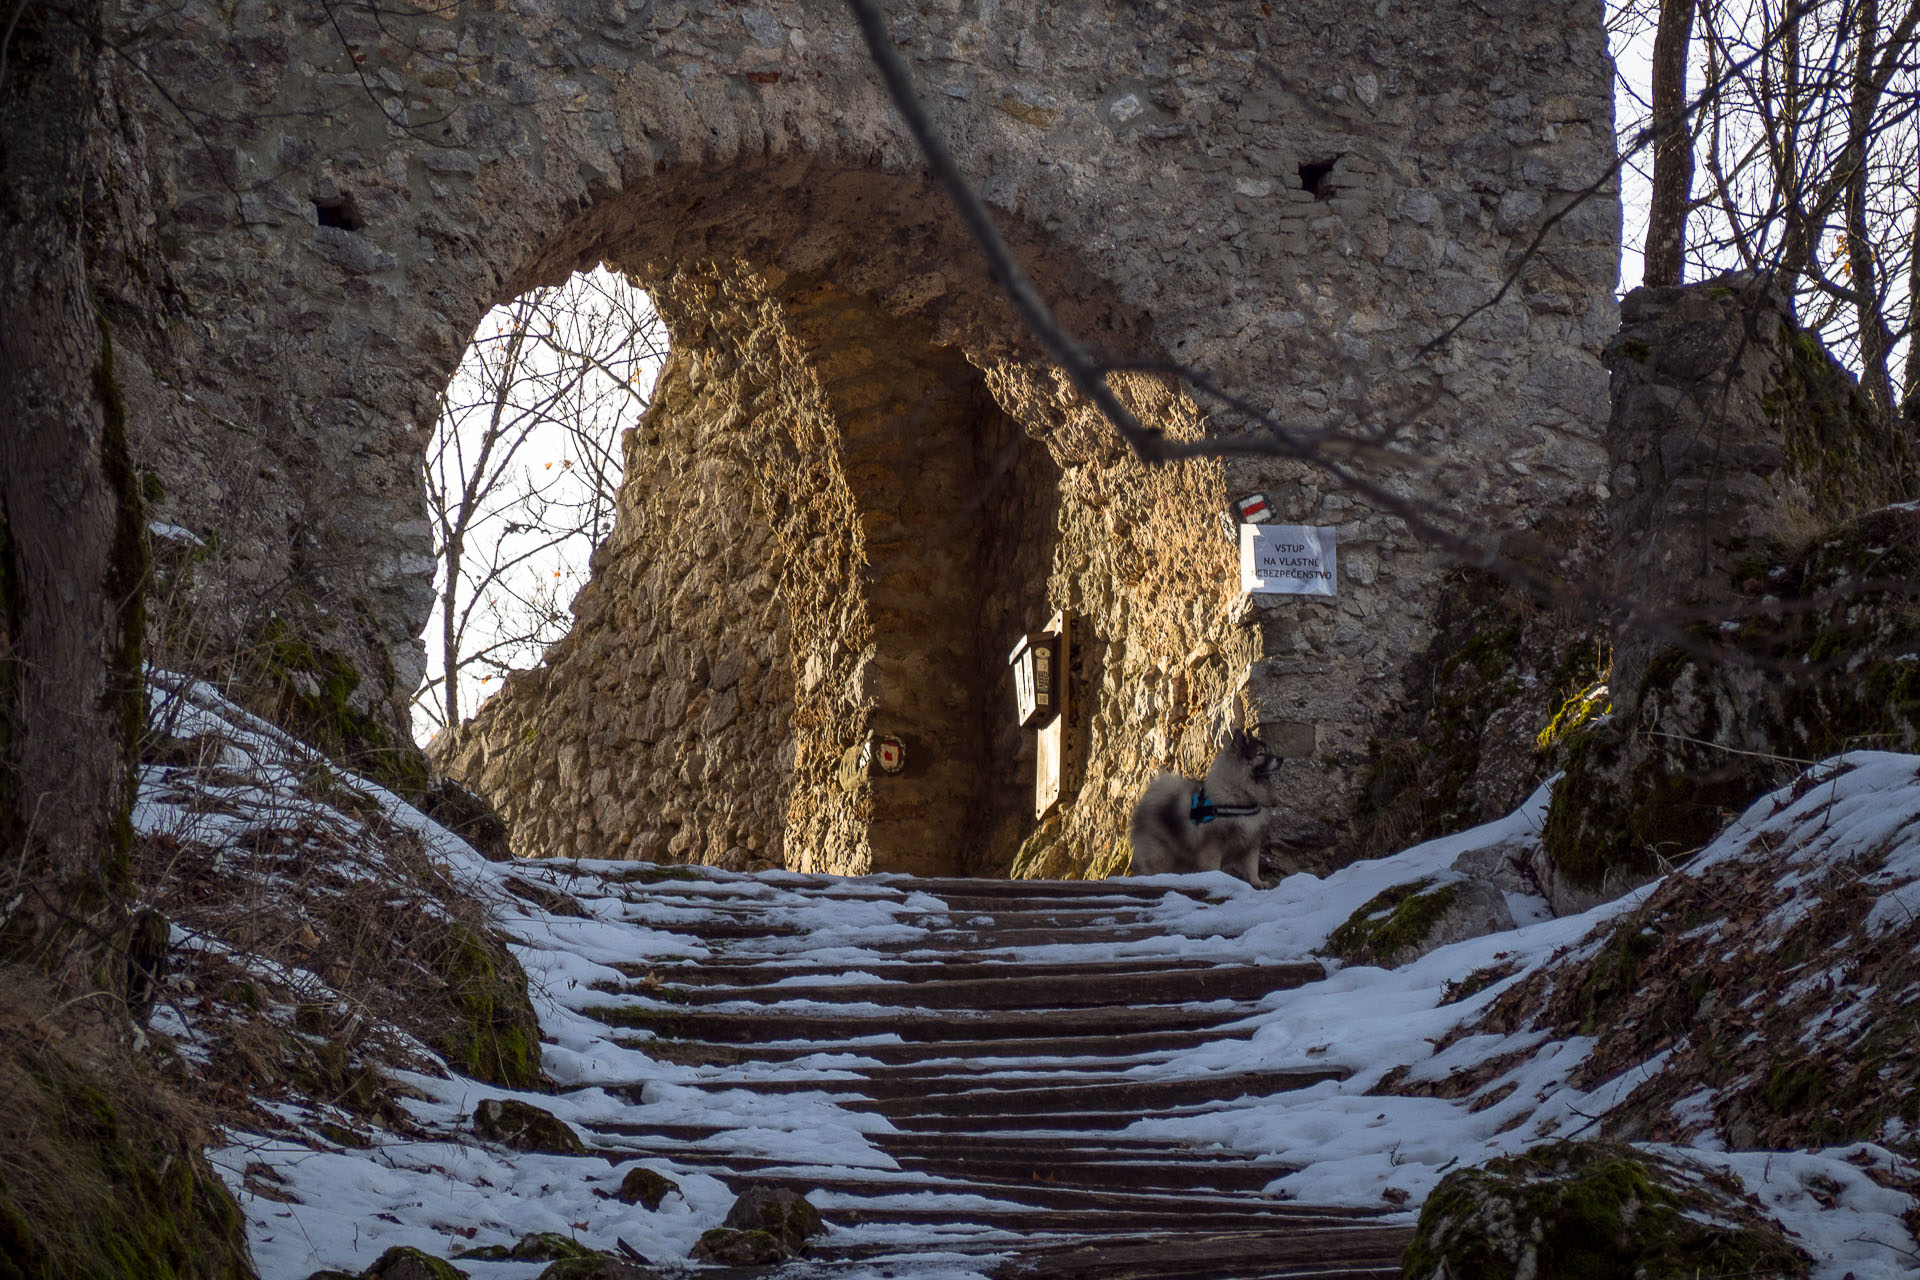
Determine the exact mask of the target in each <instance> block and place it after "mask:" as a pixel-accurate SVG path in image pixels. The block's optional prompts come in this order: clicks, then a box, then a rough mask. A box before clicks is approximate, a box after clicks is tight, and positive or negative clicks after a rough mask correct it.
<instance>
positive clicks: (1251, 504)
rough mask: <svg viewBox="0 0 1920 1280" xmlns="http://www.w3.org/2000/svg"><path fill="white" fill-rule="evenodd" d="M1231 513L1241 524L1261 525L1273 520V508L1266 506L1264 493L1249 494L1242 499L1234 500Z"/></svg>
mask: <svg viewBox="0 0 1920 1280" xmlns="http://www.w3.org/2000/svg"><path fill="white" fill-rule="evenodd" d="M1233 513H1234V515H1236V516H1238V517H1239V518H1240V523H1241V524H1263V523H1265V522H1266V521H1268V520H1271V519H1273V508H1272V507H1271V506H1270V505H1268V503H1267V495H1266V494H1264V493H1250V494H1248V495H1247V496H1246V497H1244V498H1238V499H1235V500H1234V504H1233Z"/></svg>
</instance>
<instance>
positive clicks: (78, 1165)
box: [0, 980, 252, 1280]
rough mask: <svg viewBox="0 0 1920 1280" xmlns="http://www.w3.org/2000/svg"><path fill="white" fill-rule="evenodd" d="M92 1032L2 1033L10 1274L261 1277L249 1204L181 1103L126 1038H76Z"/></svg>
mask: <svg viewBox="0 0 1920 1280" xmlns="http://www.w3.org/2000/svg"><path fill="white" fill-rule="evenodd" d="M30 984H31V980H27V985H30ZM25 1025H27V1026H29V1027H31V1026H34V1025H37V1024H35V1023H34V1022H33V1021H31V1020H30V1019H29V1020H27V1021H26V1022H25ZM91 1038H92V1037H91V1035H90V1034H82V1035H81V1036H80V1037H78V1038H76V1039H73V1040H69V1041H67V1042H65V1043H63V1044H58V1045H56V1044H54V1043H51V1042H48V1041H36V1040H34V1039H32V1038H31V1037H30V1036H27V1035H21V1034H19V1033H17V1032H16V1033H13V1034H10V1035H9V1036H7V1037H5V1045H4V1047H0V1125H4V1126H5V1128H6V1132H7V1133H8V1141H7V1144H6V1146H7V1154H6V1157H5V1159H0V1275H4V1276H7V1277H9V1280H12V1278H15V1277H17V1278H18V1280H69V1278H71V1277H79V1276H85V1277H88V1278H89V1280H189V1278H190V1277H191V1278H195V1280H202V1278H204V1280H243V1278H246V1277H251V1275H252V1268H251V1267H250V1266H249V1265H248V1262H247V1246H246V1233H245V1223H244V1222H243V1220H242V1218H241V1215H240V1210H239V1207H238V1206H237V1205H235V1204H234V1201H233V1197H232V1196H231V1195H230V1194H229V1193H228V1191H227V1189H226V1187H225V1185H224V1184H222V1183H221V1181H220V1179H219V1178H218V1177H217V1176H216V1175H215V1174H214V1172H213V1170H212V1169H211V1168H209V1167H208V1165H207V1163H206V1161H205V1159H204V1158H202V1156H201V1155H200V1151H199V1145H200V1144H199V1141H197V1140H196V1139H195V1138H194V1137H193V1136H192V1134H191V1133H190V1132H189V1130H188V1126H187V1124H186V1121H185V1120H184V1119H183V1117H182V1115H181V1114H179V1113H177V1112H175V1111H173V1110H171V1109H169V1108H168V1106H167V1105H166V1101H165V1098H166V1095H165V1093H164V1091H162V1090H160V1089H158V1088H156V1086H155V1084H154V1082H153V1081H151V1080H150V1079H148V1078H146V1076H145V1073H144V1072H145V1069H144V1067H143V1066H142V1065H141V1064H139V1063H138V1062H135V1061H131V1060H123V1059H120V1058H119V1056H118V1051H117V1050H114V1049H111V1048H107V1047H105V1046H95V1049H96V1050H97V1052H89V1053H87V1054H86V1055H85V1056H84V1057H83V1056H80V1055H76V1054H75V1053H73V1052H70V1051H69V1050H70V1048H71V1047H73V1046H75V1045H77V1044H78V1043H80V1042H82V1041H86V1040H89V1039H91Z"/></svg>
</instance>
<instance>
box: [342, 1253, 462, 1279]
mask: <svg viewBox="0 0 1920 1280" xmlns="http://www.w3.org/2000/svg"><path fill="white" fill-rule="evenodd" d="M360 1275H361V1280H468V1277H467V1273H466V1272H464V1271H462V1270H460V1269H459V1268H458V1267H456V1266H454V1265H453V1264H452V1263H451V1262H448V1261H447V1260H446V1259H444V1258H436V1257H434V1256H433V1255H432V1254H430V1253H422V1252H421V1251H420V1250H418V1249H415V1248H413V1247H412V1246H410V1245H395V1246H394V1247H393V1248H391V1249H389V1250H387V1251H386V1252H385V1253H383V1254H381V1255H380V1257H379V1259H378V1260H377V1261H376V1262H375V1263H374V1264H373V1265H372V1266H370V1267H368V1268H367V1269H366V1270H365V1271H363V1272H361V1273H360Z"/></svg>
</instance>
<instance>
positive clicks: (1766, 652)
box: [1542, 507, 1920, 909]
mask: <svg viewBox="0 0 1920 1280" xmlns="http://www.w3.org/2000/svg"><path fill="white" fill-rule="evenodd" d="M1735 573H1736V576H1737V577H1738V579H1739V580H1738V581H1737V582H1735V583H1733V584H1732V586H1733V587H1734V588H1735V589H1736V595H1737V602H1736V603H1735V604H1734V605H1732V606H1729V609H1728V612H1729V614H1730V615H1731V617H1730V620H1729V621H1728V622H1727V623H1725V624H1723V625H1721V626H1719V627H1714V628H1700V629H1698V630H1697V631H1696V633H1695V635H1694V636H1693V638H1692V641H1691V644H1690V645H1689V646H1686V647H1683V646H1680V645H1673V646H1669V647H1667V648H1665V649H1663V650H1661V651H1660V652H1658V653H1656V654H1654V655H1653V657H1652V658H1651V659H1650V660H1649V662H1648V664H1647V667H1646V671H1645V674H1644V676H1643V677H1642V678H1641V679H1640V680H1639V681H1638V683H1637V686H1636V687H1635V688H1634V689H1633V690H1632V695H1633V696H1632V698H1631V700H1630V701H1629V702H1627V704H1626V705H1628V706H1630V707H1631V708H1632V711H1631V713H1630V717H1631V718H1630V720H1628V721H1625V722H1623V721H1620V720H1609V721H1603V722H1600V723H1597V724H1594V725H1592V726H1590V727H1588V728H1586V729H1583V730H1581V731H1579V732H1576V733H1575V734H1573V735H1572V736H1571V738H1570V740H1569V744H1568V747H1567V754H1566V766H1565V777H1563V778H1562V779H1561V781H1560V782H1559V783H1558V784H1557V785H1556V787H1555V788H1554V796H1553V804H1552V806H1551V808H1550V809H1549V810H1548V813H1547V822H1546V829H1545V831H1544V832H1543V837H1542V838H1543V843H1544V845H1545V848H1546V854H1547V861H1548V864H1549V865H1550V866H1551V868H1552V870H1553V873H1554V875H1555V877H1556V878H1557V879H1558V880H1559V881H1562V882H1564V884H1565V885H1566V886H1568V887H1570V889H1571V890H1573V891H1575V893H1576V894H1579V893H1584V894H1588V895H1600V896H1605V895H1608V894H1612V893H1615V892H1618V891H1620V890H1622V889H1624V888H1627V887H1630V886H1631V885H1633V884H1636V883H1639V882H1641V881H1644V880H1646V879H1648V878H1650V877H1652V876H1654V875H1657V874H1659V873H1660V872H1661V871H1662V870H1664V869H1665V868H1666V867H1667V866H1669V865H1671V863H1672V862H1673V861H1674V860H1676V859H1678V858H1681V857H1683V856H1684V855H1686V854H1687V853H1689V852H1691V851H1692V850H1694V849H1697V848H1698V847H1700V846H1701V845H1703V844H1705V843H1707V842H1708V841H1709V840H1711V839H1712V838H1713V837H1714V836H1715V835H1717V834H1718V833H1719V832H1720V831H1721V830H1722V829H1724V827H1725V826H1726V824H1727V823H1728V822H1729V821H1730V820H1731V819H1732V818H1733V817H1734V816H1736V815H1737V814H1738V813H1739V812H1740V811H1741V810H1742V809H1744V808H1745V807H1746V806H1747V805H1748V804H1749V803H1751V802H1752V801H1753V800H1754V799H1755V798H1756V797H1758V796H1759V795H1760V794H1762V793H1763V792H1765V791H1767V790H1770V789H1772V788H1773V787H1777V786H1781V785H1784V784H1785V783H1786V782H1787V781H1788V780H1790V778H1791V777H1792V776H1793V775H1794V774H1795V773H1797V772H1798V771H1799V769H1800V768H1801V762H1803V761H1809V760H1818V759H1822V758H1824V757H1826V756H1829V755H1834V754H1837V753H1839V752H1842V751H1846V750H1850V749H1852V748H1855V747H1871V748H1877V749H1882V750H1896V751H1899V750H1912V749H1913V748H1914V747H1915V745H1916V744H1920V661H1916V660H1915V658H1914V657H1913V656H1912V655H1913V654H1914V653H1915V652H1916V651H1920V610H1916V609H1915V607H1914V605H1913V602H1912V600H1911V598H1910V596H1909V595H1908V594H1907V588H1906V586H1905V584H1906V583H1909V582H1912V581H1914V580H1916V578H1920V512H1916V511H1912V510H1906V509H1902V508H1897V507H1896V508H1888V509H1885V510H1881V511H1875V512H1872V513H1869V514H1868V515H1866V516H1863V517H1861V518H1859V519H1857V520H1853V521H1850V522H1849V523H1847V524H1845V525H1843V526H1841V527H1839V528H1837V529H1834V530H1831V531H1829V532H1827V533H1825V534H1823V535H1821V536H1820V537H1817V538H1815V539H1813V540H1811V541H1810V542H1808V543H1806V544H1805V545H1803V546H1802V547H1800V548H1799V549H1798V550H1796V551H1793V552H1791V553H1790V554H1783V555H1774V556H1770V555H1760V556H1758V557H1757V558H1755V559H1753V560H1751V561H1750V562H1742V563H1741V564H1739V565H1738V566H1737V567H1736V570H1735ZM1722 655H1725V656H1722ZM1590 900H1591V898H1588V899H1587V901H1590ZM1582 905H1584V903H1583V902H1582V901H1581V900H1579V899H1578V898H1577V897H1576V898H1575V899H1574V900H1571V901H1566V902H1561V901H1556V903H1555V906H1556V908H1557V909H1568V908H1578V907H1580V906H1582Z"/></svg>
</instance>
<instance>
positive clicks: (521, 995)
mask: <svg viewBox="0 0 1920 1280" xmlns="http://www.w3.org/2000/svg"><path fill="white" fill-rule="evenodd" d="M446 941H447V946H446V949H445V950H444V951H443V952H441V959H442V961H443V963H442V964H441V965H440V966H438V968H439V972H440V974H441V976H442V977H443V978H445V979H446V981H447V995H448V997H449V999H451V1001H452V1002H453V1007H454V1010H455V1012H456V1013H457V1014H458V1015H459V1016H458V1018H457V1020H456V1021H455V1022H454V1023H453V1024H452V1025H451V1026H450V1027H448V1028H447V1029H446V1030H445V1031H443V1032H442V1033H441V1034H440V1035H439V1036H437V1037H436V1038H435V1044H434V1047H435V1048H437V1049H439V1050H440V1051H441V1052H442V1053H444V1054H445V1055H446V1056H447V1060H448V1061H449V1062H451V1063H452V1064H453V1065H454V1066H455V1067H457V1068H459V1069H460V1070H461V1071H464V1072H466V1073H467V1074H468V1075H471V1076H477V1077H479V1078H480V1079H482V1080H490V1081H492V1082H494V1083H495V1084H503V1085H508V1086H510V1087H513V1088H520V1089H525V1088H531V1087H533V1086H534V1085H536V1084H538V1083H539V1082H540V1023H539V1020H538V1018H537V1017H536V1016H535V1015H534V1012H533V1001H532V999H531V998H530V997H529V996H528V995H527V974H526V971H525V970H524V969H522V968H521V967H520V962H519V961H518V960H515V959H514V958H513V953H512V952H510V951H508V950H507V948H506V945H505V944H504V943H502V942H501V941H500V940H499V939H498V938H495V937H494V936H493V935H492V934H490V933H488V932H487V931H486V930H484V929H480V928H476V927H474V926H472V925H468V924H459V923H456V924H454V925H452V926H451V927H450V928H449V929H448V930H447V939H446Z"/></svg>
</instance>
